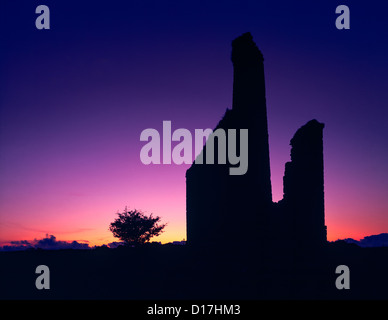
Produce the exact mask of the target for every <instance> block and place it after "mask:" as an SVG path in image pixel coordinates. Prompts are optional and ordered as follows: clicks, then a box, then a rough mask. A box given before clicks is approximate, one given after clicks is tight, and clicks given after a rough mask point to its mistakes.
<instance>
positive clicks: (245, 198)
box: [186, 33, 326, 248]
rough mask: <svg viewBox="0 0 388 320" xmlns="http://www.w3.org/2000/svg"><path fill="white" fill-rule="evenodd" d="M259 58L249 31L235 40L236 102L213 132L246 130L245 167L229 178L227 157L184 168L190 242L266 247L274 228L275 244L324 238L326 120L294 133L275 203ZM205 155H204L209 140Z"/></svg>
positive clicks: (300, 243)
mask: <svg viewBox="0 0 388 320" xmlns="http://www.w3.org/2000/svg"><path fill="white" fill-rule="evenodd" d="M263 61H264V59H263V55H262V53H261V52H260V50H259V49H258V48H257V46H256V44H255V43H254V42H253V39H252V36H251V34H250V33H245V34H243V35H242V36H240V37H238V38H237V39H235V40H234V41H233V42H232V62H233V67H234V76H233V104H232V109H231V110H230V109H227V110H226V112H225V114H224V116H223V118H222V119H221V120H220V122H219V123H218V125H217V126H216V128H215V130H216V129H218V128H223V129H224V130H227V129H248V134H249V135H248V171H247V172H246V174H245V175H230V174H229V167H230V166H233V165H232V164H230V163H228V161H227V163H226V164H217V161H215V162H214V163H215V164H206V162H205V161H204V164H196V163H195V162H194V163H193V165H192V166H191V167H190V168H189V169H188V170H187V172H186V210H187V212H186V213H187V243H188V245H190V246H195V247H208V248H209V247H210V248H211V247H218V246H224V247H225V246H237V247H239V246H247V245H248V244H249V245H250V246H257V247H258V246H260V245H261V246H263V245H264V246H265V245H266V244H268V245H269V246H271V244H272V243H273V242H274V239H273V237H274V234H275V233H276V237H277V239H276V241H280V242H282V241H287V242H289V241H291V242H292V246H293V247H298V248H299V247H305V246H307V247H312V246H313V247H316V246H320V245H322V244H324V243H325V242H326V227H325V222H324V189H323V143H322V130H323V127H324V125H323V124H321V123H319V122H318V121H316V120H312V121H310V122H308V123H307V124H306V125H305V126H303V127H302V128H300V129H299V130H298V131H297V132H296V133H295V136H294V137H293V139H292V140H291V146H292V149H291V162H288V163H287V164H286V169H285V176H284V198H283V200H281V201H280V202H279V203H275V204H274V203H273V202H272V192H271V177H270V160H269V145H268V126H267V110H266V98H265V82H264V64H263ZM237 141H239V138H237ZM226 145H227V144H226ZM237 150H239V148H238V147H237ZM202 153H203V156H204V155H205V154H206V145H205V147H204V149H203V151H202ZM215 157H217V148H215ZM203 159H205V157H203ZM279 231H281V237H280V239H279V237H278V236H279ZM276 241H275V242H276Z"/></svg>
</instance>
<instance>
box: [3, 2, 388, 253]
mask: <svg viewBox="0 0 388 320" xmlns="http://www.w3.org/2000/svg"><path fill="white" fill-rule="evenodd" d="M318 2H319V4H318V3H316V4H311V3H308V2H307V1H306V2H303V1H301V2H296V1H280V2H279V1H276V3H273V1H222V2H221V1H220V2H218V3H219V4H210V3H209V1H198V0H197V1H110V2H105V4H97V3H96V2H90V4H89V5H86V4H79V2H77V1H73V0H71V1H64V0H62V1H58V0H56V1H50V0H44V1H43V2H42V3H41V2H37V1H16V2H15V1H11V0H6V1H5V5H2V9H1V17H0V21H1V22H0V27H1V29H0V30H1V31H0V41H1V49H0V176H1V180H0V246H1V245H2V244H5V243H8V242H10V241H16V240H32V239H34V238H42V237H44V236H45V234H52V235H55V237H57V239H59V240H66V241H73V240H76V241H79V242H88V243H89V244H90V245H101V244H107V243H109V242H112V241H115V239H114V238H113V236H112V234H111V233H110V231H109V230H108V227H109V223H110V222H112V221H113V220H114V219H115V213H116V212H117V211H122V210H123V209H124V207H125V206H128V208H130V209H133V208H136V209H139V210H142V211H143V212H145V213H148V214H149V213H154V214H155V215H158V216H160V217H161V218H162V221H163V222H167V223H168V226H167V227H166V229H165V230H166V231H165V233H163V234H162V235H161V236H160V237H158V238H155V239H154V240H157V241H162V242H169V241H174V240H177V241H180V240H182V239H184V238H186V230H185V228H186V213H185V206H186V205H185V200H186V199H185V193H186V190H185V171H186V170H187V169H188V167H189V166H188V165H175V164H172V165H148V166H147V165H144V164H142V163H141V161H140V157H139V154H140V149H141V147H142V146H143V145H144V144H145V143H144V142H141V141H140V139H139V138H140V133H141V132H142V130H144V129H147V128H155V129H157V130H158V131H160V132H162V121H163V120H170V121H171V122H172V130H175V129H178V128H187V129H189V130H190V131H191V132H194V129H196V128H203V129H205V128H214V127H215V125H216V124H217V123H218V121H219V120H220V119H221V117H222V116H223V114H224V112H225V110H226V108H231V103H232V84H233V83H232V81H233V68H232V63H231V61H230V54H231V41H232V40H233V39H234V38H236V37H237V36H239V35H241V34H242V33H244V32H247V31H249V32H251V33H252V35H253V37H254V41H255V42H256V44H257V46H258V47H259V49H260V50H261V51H262V53H263V55H264V66H265V77H266V78H265V79H266V96H267V112H268V127H269V143H270V161H271V179H272V192H273V200H274V201H279V200H280V199H281V198H282V194H283V191H282V188H283V186H282V184H283V181H282V178H283V174H284V164H285V162H287V161H289V159H290V146H289V141H290V139H291V138H292V136H293V134H294V133H295V131H296V130H297V129H298V128H299V127H300V126H302V125H304V124H305V123H306V122H307V121H309V120H311V119H314V118H315V119H317V120H318V121H320V122H323V123H325V129H324V166H325V209H326V216H325V219H326V225H327V231H328V240H336V239H338V238H349V237H351V238H354V239H360V238H363V237H364V236H367V235H372V234H379V233H383V232H388V170H387V164H388V149H387V138H388V108H387V102H388V90H387V88H388V81H387V71H388V68H387V66H388V62H387V57H388V44H387V41H386V39H387V35H388V26H387V22H386V12H387V11H386V10H387V9H388V8H387V4H385V3H384V1H378V4H375V5H374V6H371V5H370V6H369V5H368V4H367V3H366V2H364V1H351V2H349V4H348V5H349V8H350V15H351V20H350V21H351V22H350V26H351V28H350V30H337V29H336V27H335V19H336V17H337V16H336V14H335V8H336V6H337V5H339V4H342V3H340V2H338V1H318ZM92 3H93V4H92ZM107 3H109V4H107ZM212 3H214V2H212ZM39 4H46V5H47V6H49V8H50V11H51V16H50V21H51V28H50V30H37V29H36V28H35V19H36V17H37V16H38V15H37V14H35V8H36V6H38V5H39ZM91 4H92V5H91ZM384 5H385V8H383V6H384ZM173 145H174V144H173Z"/></svg>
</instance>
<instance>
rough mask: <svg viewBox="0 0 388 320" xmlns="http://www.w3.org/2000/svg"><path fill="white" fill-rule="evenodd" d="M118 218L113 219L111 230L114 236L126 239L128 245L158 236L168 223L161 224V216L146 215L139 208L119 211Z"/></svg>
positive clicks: (138, 243) (144, 241)
mask: <svg viewBox="0 0 388 320" xmlns="http://www.w3.org/2000/svg"><path fill="white" fill-rule="evenodd" d="M117 214H118V218H117V219H116V220H115V221H113V222H112V223H111V224H110V226H109V230H110V231H111V232H112V233H113V236H114V237H116V238H119V239H120V240H122V241H124V242H125V244H128V245H140V244H144V243H146V242H147V241H149V240H150V239H151V238H152V237H155V236H158V235H159V234H161V233H162V232H163V229H164V227H165V226H166V224H159V222H160V220H161V218H160V217H158V216H157V217H153V216H152V213H151V215H150V216H145V215H144V214H143V213H142V212H140V211H138V210H136V209H135V210H132V211H128V210H127V208H125V210H124V212H122V213H119V212H118V213H117Z"/></svg>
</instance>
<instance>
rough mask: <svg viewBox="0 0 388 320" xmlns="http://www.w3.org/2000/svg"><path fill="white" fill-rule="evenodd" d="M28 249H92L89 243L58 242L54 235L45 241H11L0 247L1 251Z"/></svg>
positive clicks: (44, 239)
mask: <svg viewBox="0 0 388 320" xmlns="http://www.w3.org/2000/svg"><path fill="white" fill-rule="evenodd" d="M27 249H46V250H59V249H90V247H89V244H88V243H81V242H78V241H75V240H74V241H72V242H70V241H58V240H57V238H56V237H55V236H53V235H48V234H47V235H46V237H45V238H43V239H34V240H32V241H30V240H19V241H11V242H10V243H9V244H8V245H3V246H2V247H0V251H20V250H27Z"/></svg>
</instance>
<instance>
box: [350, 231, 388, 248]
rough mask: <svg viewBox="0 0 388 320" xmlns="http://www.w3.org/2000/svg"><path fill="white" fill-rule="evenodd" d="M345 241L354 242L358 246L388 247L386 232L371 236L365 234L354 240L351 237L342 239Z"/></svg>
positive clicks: (387, 234)
mask: <svg viewBox="0 0 388 320" xmlns="http://www.w3.org/2000/svg"><path fill="white" fill-rule="evenodd" d="M344 240H345V242H347V243H354V244H357V245H358V246H360V247H364V248H370V247H388V233H380V234H376V235H372V236H366V237H364V238H362V239H360V241H358V240H354V239H352V238H347V239H344Z"/></svg>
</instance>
